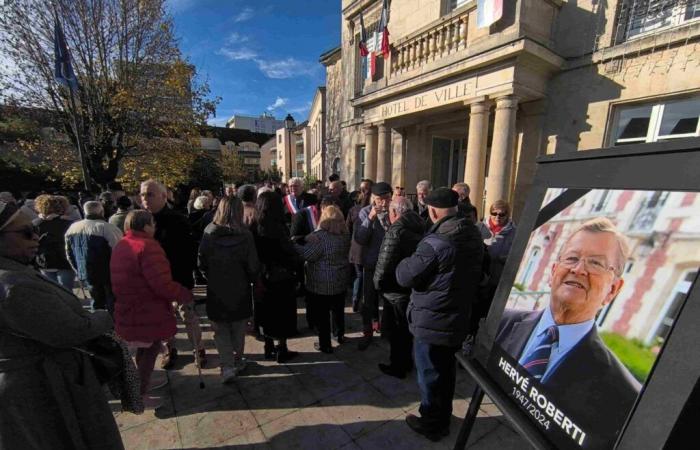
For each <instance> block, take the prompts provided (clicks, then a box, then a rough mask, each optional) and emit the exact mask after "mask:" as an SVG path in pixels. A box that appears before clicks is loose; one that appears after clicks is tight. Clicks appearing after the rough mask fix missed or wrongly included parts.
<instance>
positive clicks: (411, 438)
mask: <svg viewBox="0 0 700 450" xmlns="http://www.w3.org/2000/svg"><path fill="white" fill-rule="evenodd" d="M200 295H201V293H200ZM299 306H300V308H299V309H298V318H299V330H300V332H301V334H300V336H299V337H297V338H294V339H291V340H290V341H289V348H290V350H294V351H298V352H299V353H300V355H299V356H298V357H297V358H295V359H293V360H292V361H291V362H289V363H287V364H282V365H280V364H276V363H275V362H271V361H265V360H264V358H263V345H262V342H260V341H258V340H256V339H255V338H254V337H253V336H246V347H245V351H246V354H247V356H248V358H249V365H248V368H247V369H246V370H245V372H243V373H242V374H241V375H239V376H238V377H237V378H236V380H235V381H234V382H232V383H230V384H227V385H224V384H222V383H221V377H220V375H219V368H218V357H217V355H216V349H215V347H214V341H213V336H212V330H211V327H210V325H209V323H208V321H207V320H206V318H205V317H204V316H205V313H204V307H203V306H199V307H198V308H197V309H198V311H199V312H200V313H201V315H202V326H203V332H204V342H205V345H206V348H207V354H208V355H209V358H208V364H207V366H206V368H205V369H204V370H203V371H202V375H203V380H204V383H205V385H206V387H205V389H200V388H199V379H198V376H197V370H196V367H195V366H194V363H193V362H194V358H193V355H192V352H191V349H192V347H191V345H190V344H189V342H188V341H187V335H186V334H185V333H184V326H183V325H182V324H181V323H180V324H179V328H178V335H177V340H178V342H177V346H178V348H179V350H180V356H179V358H178V362H177V364H176V367H175V370H171V371H168V372H167V373H166V372H164V371H162V370H160V369H157V370H156V372H155V373H154V376H153V377H154V383H155V381H157V380H162V379H163V378H164V377H167V378H168V379H169V383H168V385H167V386H165V387H163V388H161V389H158V390H156V391H154V395H159V396H161V397H162V400H163V401H164V406H163V407H162V408H159V409H158V410H156V411H155V412H154V411H153V410H147V411H146V412H145V413H143V414H141V415H134V414H130V413H121V412H120V406H119V404H118V402H117V401H112V402H110V403H111V405H112V408H113V410H114V411H115V412H114V414H115V417H116V420H117V423H118V424H119V428H120V430H121V434H122V438H123V440H124V444H125V446H126V448H127V449H130V450H131V449H175V448H178V449H179V448H183V449H195V448H216V449H224V448H226V449H305V450H308V449H334V448H343V449H391V448H396V449H446V448H452V446H453V445H454V441H455V439H456V437H457V433H458V431H459V426H460V424H461V419H460V418H462V417H464V414H465V412H466V409H467V407H468V405H469V396H470V395H471V393H472V391H473V388H474V384H473V382H472V381H471V380H470V379H469V377H468V376H467V375H466V372H465V371H464V370H461V369H459V370H458V372H459V373H458V377H457V388H456V394H455V400H454V412H453V418H452V425H451V428H450V435H449V436H448V437H446V438H444V439H443V440H442V441H440V442H437V443H434V442H431V441H429V440H427V439H425V438H423V437H422V436H420V435H417V434H415V433H414V432H413V431H411V430H410V429H409V428H408V426H407V425H406V423H405V422H404V417H405V416H406V414H407V413H414V414H417V410H418V404H419V399H420V396H419V393H418V387H417V385H416V379H415V373H412V374H411V375H410V376H408V377H407V378H406V379H405V380H397V379H395V378H392V377H388V376H386V375H384V374H382V373H381V372H380V371H379V369H378V368H377V363H379V362H388V355H389V354H388V350H389V346H388V343H387V342H386V341H385V340H382V339H379V338H375V339H374V342H373V344H372V345H371V346H370V347H369V348H368V349H367V350H366V351H364V352H360V351H358V350H357V340H358V339H359V337H360V335H361V333H360V332H359V330H360V328H361V323H360V318H359V315H358V314H353V313H352V312H351V309H350V308H347V309H346V323H347V326H348V330H347V333H346V337H347V339H346V342H345V343H344V344H342V345H340V346H338V344H337V343H336V342H335V341H334V342H333V343H334V345H335V346H336V347H335V348H334V353H333V354H330V355H329V354H324V353H319V352H317V351H315V350H314V349H313V343H314V342H315V341H316V337H315V335H313V334H311V333H310V332H309V331H308V329H307V328H306V320H305V317H304V310H303V302H302V301H300V303H299ZM156 367H160V359H159V360H158V362H157V363H156ZM526 446H527V445H526V444H525V442H524V441H523V440H522V439H521V438H520V437H519V436H518V435H517V434H516V433H515V432H514V431H513V430H512V429H511V428H510V427H509V425H508V424H507V421H506V420H505V419H504V418H503V417H502V416H501V414H500V412H499V411H498V409H497V408H496V406H495V405H493V404H492V403H490V402H489V400H488V398H486V399H485V401H484V403H483V404H482V406H481V411H480V413H479V419H478V420H477V423H476V426H475V429H474V432H473V433H472V437H471V439H470V441H469V446H468V448H470V449H495V448H497V449H498V450H507V449H511V448H512V449H523V448H525V447H526Z"/></svg>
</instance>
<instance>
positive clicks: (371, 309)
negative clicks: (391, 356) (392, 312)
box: [360, 266, 379, 336]
mask: <svg viewBox="0 0 700 450" xmlns="http://www.w3.org/2000/svg"><path fill="white" fill-rule="evenodd" d="M362 284H363V286H362V287H363V289H362V294H363V298H362V308H361V309H360V313H361V315H362V331H363V333H364V334H365V336H372V321H373V320H378V319H379V299H378V294H377V291H376V289H374V267H367V266H365V267H363V271H362Z"/></svg>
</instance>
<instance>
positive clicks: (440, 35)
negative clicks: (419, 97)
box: [390, 11, 470, 76]
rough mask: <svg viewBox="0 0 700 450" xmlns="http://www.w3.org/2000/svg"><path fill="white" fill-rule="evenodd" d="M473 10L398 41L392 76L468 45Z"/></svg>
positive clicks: (392, 56) (392, 64) (393, 59)
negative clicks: (468, 32)
mask: <svg viewBox="0 0 700 450" xmlns="http://www.w3.org/2000/svg"><path fill="white" fill-rule="evenodd" d="M469 12H470V11H464V12H463V13H461V14H459V15H456V16H453V17H450V18H449V19H446V20H444V21H442V22H441V23H440V24H438V25H436V26H434V27H432V28H430V29H428V30H425V31H422V32H419V33H418V34H416V35H414V36H408V37H407V38H406V39H405V40H403V39H402V40H401V41H399V42H397V43H396V45H395V46H394V47H393V48H392V52H391V64H390V74H391V76H396V75H399V74H402V73H404V72H409V71H412V70H414V69H416V68H419V67H421V66H423V65H425V64H428V63H430V62H433V61H437V60H439V59H441V58H445V57H447V56H448V55H451V54H453V53H456V52H459V51H462V50H464V49H466V47H467V29H468V25H469Z"/></svg>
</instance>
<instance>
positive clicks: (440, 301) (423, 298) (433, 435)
mask: <svg viewBox="0 0 700 450" xmlns="http://www.w3.org/2000/svg"><path fill="white" fill-rule="evenodd" d="M458 199H459V196H458V195H457V193H456V192H454V191H453V190H451V189H448V188H439V189H435V190H434V191H432V192H431V193H430V194H428V195H427V197H426V198H425V203H426V205H427V206H428V214H429V217H430V220H431V221H432V222H433V224H434V225H432V226H431V227H430V229H429V230H428V233H427V234H426V235H425V237H424V238H423V239H422V240H421V242H420V243H419V244H418V248H417V249H416V251H415V253H413V255H411V256H410V257H408V258H406V259H404V260H403V261H401V262H400V263H399V265H398V267H397V268H396V281H397V282H398V284H399V285H401V286H404V287H410V288H412V292H411V301H410V303H409V305H408V312H407V317H408V323H409V329H410V331H411V334H413V338H414V347H413V348H414V359H415V365H416V372H417V378H418V386H419V387H420V392H421V404H420V408H419V412H420V415H421V417H417V416H414V415H413V414H409V415H408V416H406V422H407V423H408V425H409V426H410V427H411V429H413V431H415V432H417V433H419V434H422V435H424V436H425V437H427V438H428V439H430V440H432V441H438V440H440V439H441V438H443V437H444V436H447V435H448V434H449V426H450V417H451V416H452V397H453V396H454V389H455V379H456V373H455V371H456V363H455V357H454V354H455V352H456V351H457V350H458V349H459V348H460V346H461V344H462V341H464V338H465V337H466V334H467V324H468V322H469V314H470V309H471V305H472V303H473V302H475V301H476V295H477V288H478V285H479V281H480V280H481V274H482V259H483V257H484V246H483V243H482V239H481V234H480V233H479V230H478V229H477V228H476V226H475V225H474V224H473V223H472V222H471V221H470V220H469V219H467V218H466V217H465V216H464V215H462V214H457V202H458Z"/></svg>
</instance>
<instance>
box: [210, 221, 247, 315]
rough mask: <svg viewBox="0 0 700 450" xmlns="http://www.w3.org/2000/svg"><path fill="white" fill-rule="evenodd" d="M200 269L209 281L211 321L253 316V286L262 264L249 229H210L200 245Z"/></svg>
mask: <svg viewBox="0 0 700 450" xmlns="http://www.w3.org/2000/svg"><path fill="white" fill-rule="evenodd" d="M199 268H200V269H201V271H202V273H203V274H204V276H205V277H206V278H207V316H208V317H209V319H211V320H214V321H219V322H232V321H237V320H242V319H246V318H248V317H251V316H252V315H253V301H252V298H251V283H254V282H255V279H256V277H257V275H258V272H259V271H260V262H259V260H258V253H257V251H256V249H255V241H254V240H253V234H252V233H251V232H250V231H249V230H248V229H247V228H240V229H235V228H229V227H224V226H221V225H216V224H214V223H210V224H209V225H207V227H206V228H205V229H204V234H203V235H202V242H201V243H200V245H199Z"/></svg>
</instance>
